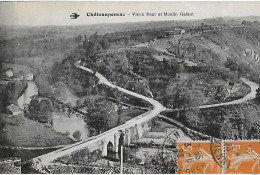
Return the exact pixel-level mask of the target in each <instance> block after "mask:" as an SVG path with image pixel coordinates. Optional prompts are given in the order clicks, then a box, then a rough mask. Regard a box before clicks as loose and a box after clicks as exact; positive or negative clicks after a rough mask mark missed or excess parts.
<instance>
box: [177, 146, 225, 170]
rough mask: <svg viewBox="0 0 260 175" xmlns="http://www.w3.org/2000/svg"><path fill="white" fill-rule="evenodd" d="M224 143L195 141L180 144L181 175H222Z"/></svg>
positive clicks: (179, 167)
mask: <svg viewBox="0 0 260 175" xmlns="http://www.w3.org/2000/svg"><path fill="white" fill-rule="evenodd" d="M222 149H223V144H222V142H221V141H220V142H216V141H215V142H211V141H193V142H179V143H178V160H177V161H178V169H177V173H179V174H221V173H222V164H223V156H222V154H223V153H222Z"/></svg>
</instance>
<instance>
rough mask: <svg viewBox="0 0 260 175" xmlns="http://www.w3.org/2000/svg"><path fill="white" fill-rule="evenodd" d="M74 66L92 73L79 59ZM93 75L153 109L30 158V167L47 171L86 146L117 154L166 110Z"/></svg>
mask: <svg viewBox="0 0 260 175" xmlns="http://www.w3.org/2000/svg"><path fill="white" fill-rule="evenodd" d="M75 66H77V67H78V68H80V69H83V70H85V71H87V72H90V73H92V74H94V72H93V71H92V70H91V69H88V68H86V67H84V66H80V61H79V62H77V63H76V64H75ZM95 76H96V77H97V78H99V83H102V84H105V85H107V86H109V87H111V88H115V89H117V90H119V91H121V92H124V93H127V94H129V95H132V96H134V97H137V98H140V99H143V100H145V101H147V102H149V103H150V104H152V106H153V109H152V110H150V111H147V112H145V113H143V114H141V115H139V116H137V117H135V118H133V119H131V120H128V121H127V122H125V123H124V124H122V125H120V126H117V127H115V128H112V129H110V130H108V131H106V132H104V133H101V134H99V135H97V136H93V137H90V138H89V139H87V140H84V141H80V142H77V143H75V144H72V145H69V146H66V147H64V148H61V149H58V150H56V151H53V152H50V153H48V154H44V155H41V156H39V157H36V158H34V159H32V163H33V165H32V167H33V168H34V169H35V170H37V171H39V172H41V173H48V172H47V171H46V167H47V166H48V165H51V164H52V162H53V161H54V160H56V159H58V158H60V157H63V156H66V155H68V156H69V155H71V154H73V153H75V152H77V151H79V150H82V149H86V148H87V149H88V150H89V151H90V152H92V151H95V150H100V151H101V152H102V157H106V156H109V154H110V153H111V152H112V153H113V154H114V155H118V154H117V153H118V152H119V147H120V146H121V144H124V145H129V144H130V143H131V142H134V141H136V140H138V139H139V138H141V137H142V136H143V135H144V134H145V133H146V132H148V131H149V130H150V129H151V126H152V122H153V121H152V120H153V118H155V117H156V116H157V115H158V114H160V112H162V111H164V110H166V108H165V107H163V106H162V105H161V104H160V103H159V102H158V101H156V100H154V99H152V98H148V97H145V96H143V95H141V94H137V93H135V92H132V91H129V90H126V89H124V88H121V87H119V86H116V85H114V84H112V83H110V82H109V81H108V80H107V79H106V78H105V77H103V76H102V75H101V74H99V73H97V72H96V73H95Z"/></svg>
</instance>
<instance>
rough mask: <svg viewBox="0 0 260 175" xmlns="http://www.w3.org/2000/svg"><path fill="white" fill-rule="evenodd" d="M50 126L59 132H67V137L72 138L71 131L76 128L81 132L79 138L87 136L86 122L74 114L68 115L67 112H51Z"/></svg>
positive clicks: (82, 138)
mask: <svg viewBox="0 0 260 175" xmlns="http://www.w3.org/2000/svg"><path fill="white" fill-rule="evenodd" d="M52 116H53V117H52V119H53V120H52V128H53V129H54V130H55V131H57V132H61V133H64V134H65V133H66V132H69V137H70V138H73V136H72V135H73V133H74V132H75V131H77V130H79V131H80V132H81V137H80V139H81V140H84V139H87V138H88V137H89V129H88V126H87V124H86V123H85V122H84V120H83V119H82V118H81V117H77V116H76V115H75V114H72V115H70V116H68V113H65V112H60V111H56V112H53V114H52Z"/></svg>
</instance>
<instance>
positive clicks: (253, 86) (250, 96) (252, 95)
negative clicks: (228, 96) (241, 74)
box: [198, 78, 259, 109]
mask: <svg viewBox="0 0 260 175" xmlns="http://www.w3.org/2000/svg"><path fill="white" fill-rule="evenodd" d="M241 80H242V81H243V82H245V83H246V84H247V85H248V86H250V88H251V92H250V93H249V94H247V95H246V96H245V97H243V98H240V99H238V100H234V101H231V102H225V103H218V104H212V105H202V106H199V107H198V108H199V109H205V108H212V107H218V106H228V105H235V104H240V103H245V102H247V101H248V100H252V99H254V98H255V97H256V90H257V89H258V88H259V86H258V85H257V84H256V83H254V82H252V81H249V80H248V79H246V78H241Z"/></svg>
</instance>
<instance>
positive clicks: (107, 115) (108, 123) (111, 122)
mask: <svg viewBox="0 0 260 175" xmlns="http://www.w3.org/2000/svg"><path fill="white" fill-rule="evenodd" d="M87 107H88V110H87V112H88V116H85V118H84V121H85V122H86V123H87V124H88V125H89V126H90V127H92V128H94V129H95V131H96V132H97V133H99V134H100V133H102V132H103V131H105V130H107V129H109V128H112V127H115V126H116V124H117V122H116V121H117V120H118V119H117V118H118V115H117V112H116V111H115V110H114V109H115V106H114V105H113V103H112V102H109V101H107V100H106V99H104V98H102V97H99V98H97V99H95V102H93V103H88V104H87Z"/></svg>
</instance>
